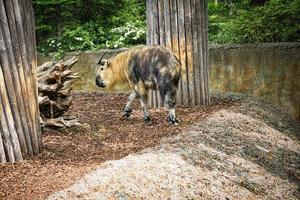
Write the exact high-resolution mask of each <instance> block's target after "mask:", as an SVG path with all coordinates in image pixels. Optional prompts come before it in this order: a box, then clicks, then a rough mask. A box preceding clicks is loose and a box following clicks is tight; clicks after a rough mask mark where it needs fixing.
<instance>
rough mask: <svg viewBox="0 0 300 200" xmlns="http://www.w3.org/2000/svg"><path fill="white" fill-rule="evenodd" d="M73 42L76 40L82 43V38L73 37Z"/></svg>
mask: <svg viewBox="0 0 300 200" xmlns="http://www.w3.org/2000/svg"><path fill="white" fill-rule="evenodd" d="M75 40H77V41H82V40H83V38H82V37H75Z"/></svg>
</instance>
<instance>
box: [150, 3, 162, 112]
mask: <svg viewBox="0 0 300 200" xmlns="http://www.w3.org/2000/svg"><path fill="white" fill-rule="evenodd" d="M152 15H153V33H152V35H153V42H152V44H159V43H160V35H159V32H160V29H159V26H160V21H159V13H158V0H153V3H152ZM153 103H154V105H155V107H159V106H160V105H161V101H160V96H159V93H158V92H153Z"/></svg>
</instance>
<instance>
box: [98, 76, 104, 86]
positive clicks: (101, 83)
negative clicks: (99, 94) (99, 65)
mask: <svg viewBox="0 0 300 200" xmlns="http://www.w3.org/2000/svg"><path fill="white" fill-rule="evenodd" d="M96 85H97V86H98V87H102V88H103V87H105V84H104V82H103V80H101V78H100V77H99V76H96Z"/></svg>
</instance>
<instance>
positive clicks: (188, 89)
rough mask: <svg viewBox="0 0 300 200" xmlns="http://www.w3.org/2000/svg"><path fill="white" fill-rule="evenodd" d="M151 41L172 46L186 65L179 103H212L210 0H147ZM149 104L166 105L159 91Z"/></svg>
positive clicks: (178, 96)
mask: <svg viewBox="0 0 300 200" xmlns="http://www.w3.org/2000/svg"><path fill="white" fill-rule="evenodd" d="M147 26H148V33H147V44H150V45H152V44H159V45H162V46H165V47H167V48H168V49H170V50H172V51H173V52H174V53H175V54H176V56H177V58H178V59H179V60H180V62H181V65H182V68H183V70H182V72H183V73H182V76H181V81H180V84H179V90H178V93H177V99H176V101H177V104H179V105H208V104H209V100H210V99H209V86H208V83H209V81H208V70H209V69H208V37H207V32H208V15H207V0H147ZM149 104H150V105H151V106H152V107H157V106H162V105H161V104H162V103H161V100H160V97H159V93H158V92H154V91H152V92H150V95H149Z"/></svg>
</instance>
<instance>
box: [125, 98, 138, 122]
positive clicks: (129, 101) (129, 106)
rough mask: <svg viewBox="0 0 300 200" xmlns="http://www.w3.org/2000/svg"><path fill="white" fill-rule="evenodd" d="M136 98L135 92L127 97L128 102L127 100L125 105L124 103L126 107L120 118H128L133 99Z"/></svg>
mask: <svg viewBox="0 0 300 200" xmlns="http://www.w3.org/2000/svg"><path fill="white" fill-rule="evenodd" d="M136 97H137V94H136V92H132V93H131V94H130V95H129V97H128V100H127V103H126V106H125V108H124V111H123V115H122V117H127V118H128V117H129V116H130V114H131V112H132V108H131V105H132V103H133V101H134V99H135V98H136Z"/></svg>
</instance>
